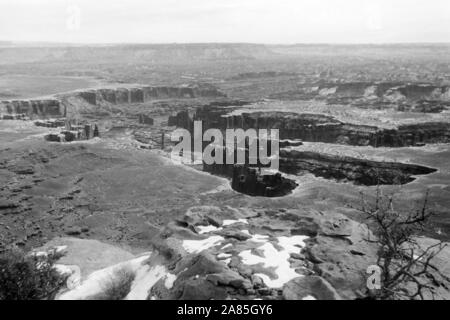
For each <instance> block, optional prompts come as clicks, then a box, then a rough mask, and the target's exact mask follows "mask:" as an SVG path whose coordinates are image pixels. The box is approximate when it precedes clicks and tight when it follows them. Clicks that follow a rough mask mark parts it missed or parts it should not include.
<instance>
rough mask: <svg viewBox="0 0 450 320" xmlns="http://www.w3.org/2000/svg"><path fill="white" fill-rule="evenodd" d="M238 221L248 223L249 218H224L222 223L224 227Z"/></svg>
mask: <svg viewBox="0 0 450 320" xmlns="http://www.w3.org/2000/svg"><path fill="white" fill-rule="evenodd" d="M236 223H243V224H248V221H247V219H237V220H223V223H222V225H223V226H224V227H226V226H231V225H233V224H236Z"/></svg>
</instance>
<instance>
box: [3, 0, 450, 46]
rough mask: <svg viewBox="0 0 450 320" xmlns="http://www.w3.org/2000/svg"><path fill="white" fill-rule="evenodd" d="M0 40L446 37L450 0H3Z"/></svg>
mask: <svg viewBox="0 0 450 320" xmlns="http://www.w3.org/2000/svg"><path fill="white" fill-rule="evenodd" d="M0 40H12V41H52V42H81V43H117V42H134V43H146V42H148V43H172V42H180V43H181V42H183V43H185V42H253V43H325V42H326V43H380V42H381V43H391V42H450V0H0Z"/></svg>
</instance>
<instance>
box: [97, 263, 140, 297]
mask: <svg viewBox="0 0 450 320" xmlns="http://www.w3.org/2000/svg"><path fill="white" fill-rule="evenodd" d="M135 277H136V274H135V273H134V272H133V271H132V270H130V269H128V268H121V269H118V270H116V271H115V272H114V274H113V275H112V276H111V279H109V280H108V281H107V282H106V283H104V284H103V292H102V293H101V294H100V295H98V296H97V297H95V299H96V300H123V299H125V297H126V296H127V295H128V293H130V290H131V285H132V284H133V281H134V279H135Z"/></svg>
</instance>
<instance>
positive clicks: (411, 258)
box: [357, 187, 449, 300]
mask: <svg viewBox="0 0 450 320" xmlns="http://www.w3.org/2000/svg"><path fill="white" fill-rule="evenodd" d="M361 195H362V207H361V208H357V209H358V210H359V211H360V212H362V213H363V214H364V215H365V217H366V218H367V220H368V224H369V225H370V226H371V229H372V231H373V234H374V236H373V237H368V238H367V239H366V240H367V241H369V242H371V243H376V244H377V245H378V247H379V249H378V253H377V266H378V267H379V268H380V270H381V289H379V290H375V291H371V292H370V293H369V295H370V297H371V298H375V299H382V300H388V299H426V298H430V297H431V298H433V297H434V285H436V284H437V283H438V281H437V280H436V275H438V276H439V277H440V278H441V279H445V280H446V281H448V280H449V279H447V278H446V277H445V276H444V275H442V274H441V273H440V272H439V270H438V269H437V268H436V267H435V266H434V265H433V263H432V260H433V258H435V257H436V256H437V255H438V254H439V253H440V252H441V251H442V250H443V249H444V248H445V246H446V244H444V243H442V242H438V243H436V244H434V245H432V246H429V247H427V248H420V246H419V244H418V243H417V241H416V240H415V239H416V236H417V235H418V234H420V232H421V231H423V230H424V228H425V227H426V226H427V224H428V223H429V221H430V218H431V217H432V216H433V212H432V211H431V210H430V209H429V203H428V196H429V193H428V192H427V193H426V194H425V197H424V200H423V203H422V204H421V205H420V206H419V207H418V208H417V209H415V210H413V211H412V212H411V211H408V212H402V211H401V210H397V209H396V208H395V205H394V202H395V201H394V195H393V194H390V195H384V194H383V192H382V190H381V188H380V187H378V188H377V192H376V197H375V201H374V202H373V203H369V202H368V201H367V200H366V198H365V196H364V194H361Z"/></svg>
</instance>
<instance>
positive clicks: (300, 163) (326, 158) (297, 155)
mask: <svg viewBox="0 0 450 320" xmlns="http://www.w3.org/2000/svg"><path fill="white" fill-rule="evenodd" d="M280 171H281V172H284V173H288V174H295V175H298V174H301V173H308V172H309V173H312V174H314V175H315V176H316V177H322V178H326V179H332V180H336V181H351V182H353V183H355V184H358V185H366V186H376V185H400V184H406V183H409V182H412V181H414V180H415V178H414V176H417V175H425V174H430V173H433V172H436V171H437V170H436V169H433V168H427V167H424V166H419V165H414V164H405V163H395V162H379V161H371V160H365V159H357V158H351V157H341V156H334V155H328V154H321V153H317V152H305V151H292V150H281V151H280Z"/></svg>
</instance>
